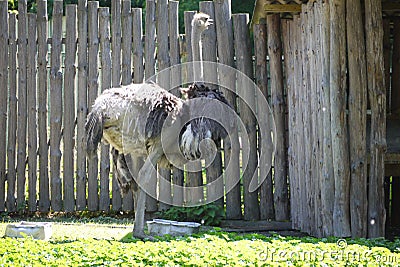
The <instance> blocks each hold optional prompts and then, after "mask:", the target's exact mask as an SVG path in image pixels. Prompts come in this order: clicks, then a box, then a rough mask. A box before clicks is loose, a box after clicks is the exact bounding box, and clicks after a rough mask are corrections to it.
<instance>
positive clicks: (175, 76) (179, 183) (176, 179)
mask: <svg viewBox="0 0 400 267" xmlns="http://www.w3.org/2000/svg"><path fill="white" fill-rule="evenodd" d="M168 10H169V13H168V20H169V23H168V25H169V47H170V52H169V56H170V63H171V67H172V68H171V80H170V84H171V89H172V93H174V94H175V95H177V96H179V95H180V92H179V90H177V88H178V87H180V85H181V83H182V77H181V75H182V73H181V69H180V67H179V66H177V65H178V64H180V63H181V55H180V52H181V49H180V45H179V15H178V11H179V1H169V4H168ZM172 172H173V177H172V181H173V190H172V191H173V203H174V205H182V204H183V180H184V173H183V170H181V169H178V168H173V170H172Z"/></svg>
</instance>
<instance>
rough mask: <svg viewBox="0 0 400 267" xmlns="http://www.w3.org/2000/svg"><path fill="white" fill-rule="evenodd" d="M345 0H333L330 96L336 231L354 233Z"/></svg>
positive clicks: (334, 226)
mask: <svg viewBox="0 0 400 267" xmlns="http://www.w3.org/2000/svg"><path fill="white" fill-rule="evenodd" d="M345 4H346V3H345V1H344V0H335V1H331V2H330V16H331V31H330V33H331V35H330V37H331V39H330V51H331V54H330V76H331V77H330V89H331V90H330V99H331V125H332V126H331V132H332V155H333V168H334V177H335V203H334V209H333V233H334V235H335V236H340V237H344V236H350V235H351V231H350V210H349V208H350V206H349V202H350V197H349V196H350V167H349V150H348V140H347V136H348V130H347V127H346V125H347V117H346V99H345V96H346V87H347V86H346V36H345V32H346V30H345V29H346V28H345V27H346V21H345V12H346V5H345Z"/></svg>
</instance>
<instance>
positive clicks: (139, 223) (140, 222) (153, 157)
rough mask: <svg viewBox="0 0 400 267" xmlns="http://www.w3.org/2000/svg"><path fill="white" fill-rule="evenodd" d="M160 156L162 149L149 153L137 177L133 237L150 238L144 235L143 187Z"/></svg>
mask: <svg viewBox="0 0 400 267" xmlns="http://www.w3.org/2000/svg"><path fill="white" fill-rule="evenodd" d="M161 155H162V149H161V150H156V151H153V152H152V153H150V155H149V156H148V157H147V159H146V162H145V163H144V165H143V167H142V169H141V170H140V171H139V175H138V180H139V181H138V191H137V205H136V211H135V227H134V229H133V236H134V237H137V238H140V239H144V238H150V239H151V237H149V236H147V235H145V233H144V214H145V207H146V192H145V191H144V190H143V187H146V186H147V185H148V183H149V182H150V178H151V177H152V175H151V174H152V172H153V171H156V169H155V166H156V164H157V161H158V160H159V159H160V157H161Z"/></svg>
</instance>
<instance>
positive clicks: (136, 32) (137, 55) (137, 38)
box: [132, 8, 144, 83]
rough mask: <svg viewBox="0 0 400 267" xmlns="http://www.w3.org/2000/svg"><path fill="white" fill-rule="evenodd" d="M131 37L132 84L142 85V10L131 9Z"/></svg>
mask: <svg viewBox="0 0 400 267" xmlns="http://www.w3.org/2000/svg"><path fill="white" fill-rule="evenodd" d="M132 35H133V43H132V45H133V58H132V59H133V82H134V83H142V82H143V79H144V63H143V26H142V9H141V8H132Z"/></svg>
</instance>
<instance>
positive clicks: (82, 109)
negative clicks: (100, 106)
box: [76, 0, 88, 211]
mask: <svg viewBox="0 0 400 267" xmlns="http://www.w3.org/2000/svg"><path fill="white" fill-rule="evenodd" d="M87 23H88V21H87V0H84V1H79V3H78V94H77V97H78V99H77V104H78V111H77V125H76V168H77V169H76V209H77V210H78V211H80V210H85V209H86V188H87V187H86V178H87V176H86V137H85V123H86V115H87V64H88V63H87V29H88V25H87Z"/></svg>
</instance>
